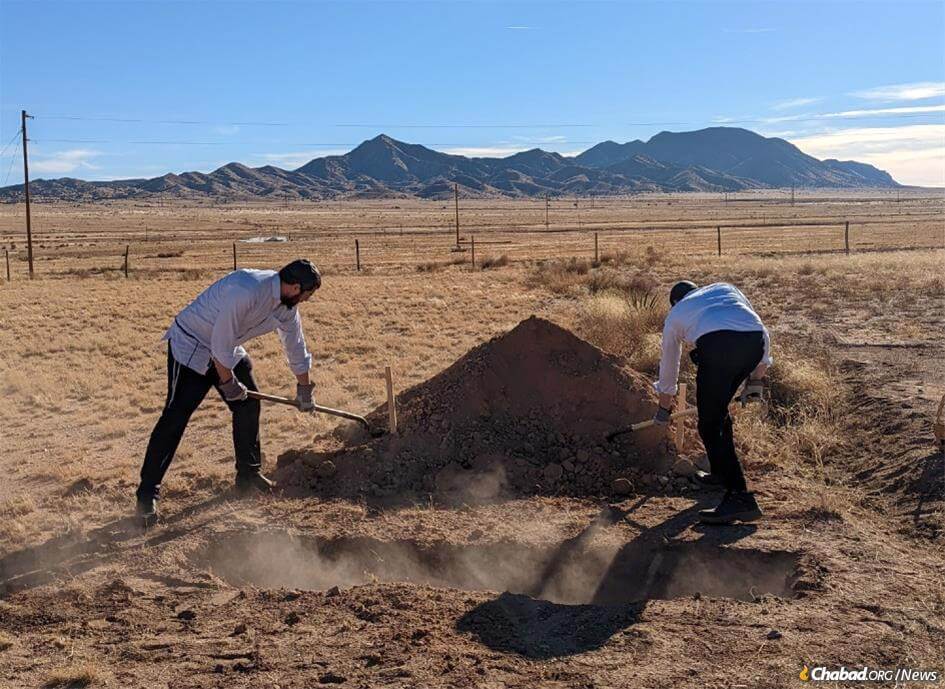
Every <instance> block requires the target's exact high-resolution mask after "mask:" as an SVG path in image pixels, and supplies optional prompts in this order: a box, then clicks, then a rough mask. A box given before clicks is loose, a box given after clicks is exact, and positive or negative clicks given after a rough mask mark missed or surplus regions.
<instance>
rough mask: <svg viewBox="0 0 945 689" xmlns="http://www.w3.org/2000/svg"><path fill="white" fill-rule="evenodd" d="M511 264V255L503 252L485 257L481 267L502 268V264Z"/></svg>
mask: <svg viewBox="0 0 945 689" xmlns="http://www.w3.org/2000/svg"><path fill="white" fill-rule="evenodd" d="M508 264H509V255H508V254H502V255H501V256H490V257H488V258H484V259H483V260H482V263H481V264H480V267H481V268H482V269H483V270H489V269H490V268H501V267H502V266H507V265H508Z"/></svg>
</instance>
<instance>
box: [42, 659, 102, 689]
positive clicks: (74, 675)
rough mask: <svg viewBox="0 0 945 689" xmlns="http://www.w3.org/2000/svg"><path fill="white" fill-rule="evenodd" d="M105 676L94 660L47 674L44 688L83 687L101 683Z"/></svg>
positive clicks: (74, 688) (79, 688)
mask: <svg viewBox="0 0 945 689" xmlns="http://www.w3.org/2000/svg"><path fill="white" fill-rule="evenodd" d="M104 678H105V675H104V673H103V671H102V669H101V668H100V667H99V666H98V665H96V664H95V663H92V662H84V663H78V664H75V665H70V666H69V667H65V668H62V669H58V670H53V671H52V672H50V673H49V675H48V676H47V679H46V682H45V684H43V687H44V689H83V687H88V686H92V685H93V684H98V683H101V682H102V681H103V680H104Z"/></svg>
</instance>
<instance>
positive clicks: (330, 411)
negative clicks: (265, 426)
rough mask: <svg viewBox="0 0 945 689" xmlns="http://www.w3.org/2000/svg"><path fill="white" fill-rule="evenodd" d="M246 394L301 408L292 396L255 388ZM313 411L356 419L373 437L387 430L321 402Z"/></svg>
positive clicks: (257, 398) (255, 398) (256, 398)
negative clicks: (268, 392)
mask: <svg viewBox="0 0 945 689" xmlns="http://www.w3.org/2000/svg"><path fill="white" fill-rule="evenodd" d="M246 394H247V395H248V396H249V397H251V398H253V399H254V400H264V401H266V402H276V403H278V404H285V405H288V406H290V407H295V408H296V409H298V408H299V403H298V402H297V401H295V400H294V399H292V398H291V397H279V396H278V395H267V394H266V393H264V392H255V391H253V390H247V391H246ZM311 411H312V412H313V413H316V412H317V413H319V414H330V415H332V416H339V417H341V418H342V419H350V420H351V421H356V422H358V423H359V424H361V426H363V427H364V429H365V430H366V431H367V432H368V433H370V434H371V437H372V438H377V437H379V436H382V435H384V433H385V431H384V429H383V428H371V425H370V424H369V423H368V420H367V419H365V418H364V417H363V416H358V415H357V414H353V413H351V412H349V411H344V410H343V409H332V408H331V407H323V406H321V405H319V404H316V405H315V407H314V408H313V409H312V410H311Z"/></svg>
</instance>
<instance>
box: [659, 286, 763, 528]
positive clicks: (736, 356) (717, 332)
mask: <svg viewBox="0 0 945 689" xmlns="http://www.w3.org/2000/svg"><path fill="white" fill-rule="evenodd" d="M669 302H670V305H671V307H670V310H669V313H668V314H667V316H666V321H665V323H664V326H663V351H662V358H661V359H660V375H659V381H658V382H657V384H656V391H657V392H658V393H659V398H660V401H659V405H660V406H659V409H658V410H657V412H656V416H655V417H654V419H653V420H654V421H655V422H656V423H657V424H659V425H666V424H668V423H669V421H670V414H671V412H672V408H673V403H674V400H675V396H676V390H677V386H676V383H677V379H678V377H679V357H680V355H681V353H682V343H683V342H686V343H688V344H690V345H692V344H695V349H694V350H692V352H691V353H690V355H689V356H690V357H691V358H692V361H693V362H694V363H695V364H696V366H697V369H696V405H697V407H698V411H699V436H700V437H701V438H702V442H703V444H704V445H705V451H706V454H707V455H708V458H709V465H710V467H711V469H712V472H711V474H708V473H705V472H698V474H697V478H698V479H699V480H700V481H702V482H703V483H706V484H715V485H721V486H723V487H724V488H725V490H726V492H725V497H724V498H722V501H721V502H720V503H719V505H718V506H717V507H715V508H713V509H709V510H701V511H700V512H699V518H700V520H701V521H703V522H705V523H709V524H730V523H732V522H734V521H754V520H755V519H758V518H760V517H761V514H762V513H761V508H759V507H758V503H757V501H756V500H755V496H754V495H753V494H752V493H750V492H748V487H747V485H746V483H745V475H744V472H743V471H742V465H741V462H739V460H738V455H737V454H736V453H735V441H734V438H733V435H732V417H731V416H730V415H729V411H728V405H729V403H731V401H732V398H733V397H734V396H735V393H736V391H737V390H738V387H739V386H740V385H741V384H742V383H743V382H745V381H746V380H747V382H746V384H745V388H744V390H743V392H742V396H743V400H744V399H747V398H751V397H761V395H762V394H763V391H764V377H765V374H766V373H767V370H768V367H769V366H770V365H771V343H770V338H769V335H768V330H767V328H765V326H764V324H762V322H761V319H760V318H759V317H758V314H756V313H755V311H754V309H753V308H752V306H751V304H750V303H749V301H748V299H747V298H746V297H745V295H744V294H742V293H741V292H740V291H739V290H738V288H736V287H734V286H733V285H729V284H727V283H724V282H718V283H715V284H713V285H708V286H706V287H701V288H700V287H697V286H696V285H695V284H694V283H692V282H689V281H684V282H678V283H676V284H675V285H674V286H673V288H672V290H670V295H669Z"/></svg>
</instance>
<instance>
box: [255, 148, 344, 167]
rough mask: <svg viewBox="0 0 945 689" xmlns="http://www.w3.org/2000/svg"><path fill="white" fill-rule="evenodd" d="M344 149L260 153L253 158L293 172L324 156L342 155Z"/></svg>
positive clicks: (264, 163)
mask: <svg viewBox="0 0 945 689" xmlns="http://www.w3.org/2000/svg"><path fill="white" fill-rule="evenodd" d="M347 152H348V151H347V150H346V149H340V148H339V149H328V150H319V151H288V152H286V153H261V154H256V155H255V156H253V157H254V158H256V159H257V160H259V161H262V163H263V165H275V166H276V167H281V168H283V169H286V170H294V169H295V168H297V167H302V166H303V165H305V164H306V163H308V162H309V161H311V160H312V159H314V158H324V157H325V156H333V155H343V154H345V153H347Z"/></svg>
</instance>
